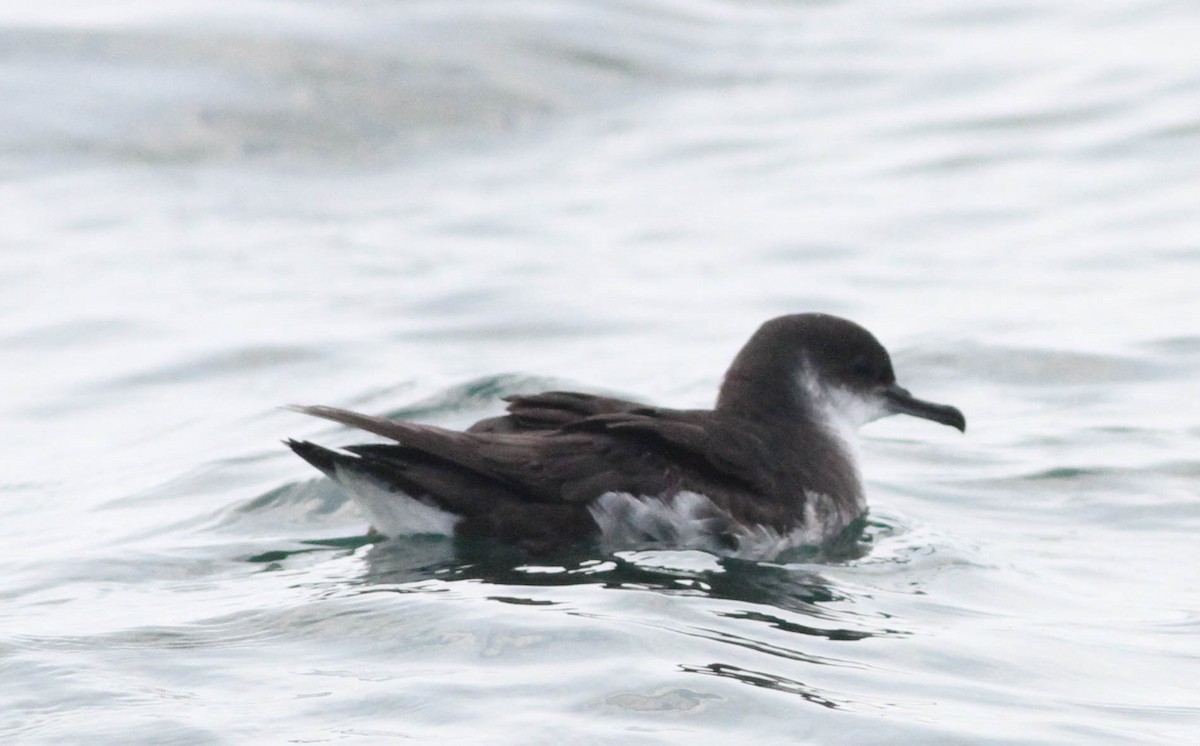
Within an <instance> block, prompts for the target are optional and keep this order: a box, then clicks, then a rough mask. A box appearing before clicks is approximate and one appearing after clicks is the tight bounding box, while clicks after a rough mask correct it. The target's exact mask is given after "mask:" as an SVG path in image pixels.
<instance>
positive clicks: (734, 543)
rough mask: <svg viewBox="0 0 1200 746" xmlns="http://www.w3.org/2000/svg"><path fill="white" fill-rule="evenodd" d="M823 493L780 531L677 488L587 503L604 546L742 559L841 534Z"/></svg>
mask: <svg viewBox="0 0 1200 746" xmlns="http://www.w3.org/2000/svg"><path fill="white" fill-rule="evenodd" d="M829 507H833V501H832V500H830V499H829V498H828V497H826V496H824V495H815V494H814V495H811V496H809V500H808V502H807V504H806V506H805V516H804V518H805V525H804V526H803V527H801V528H797V529H793V530H792V531H787V532H784V533H780V532H779V531H776V530H775V529H772V528H768V527H766V526H746V525H743V524H740V523H738V522H737V521H736V520H734V518H733V516H731V515H730V514H729V513H728V512H727V511H725V510H724V509H722V508H721V507H719V506H718V505H716V504H715V503H714V502H713V501H712V500H710V499H708V498H707V497H706V496H704V495H701V494H698V493H695V492H680V493H679V494H677V495H674V496H672V497H635V496H634V495H631V494H629V493H628V492H607V493H605V494H603V495H601V496H600V497H598V498H596V499H595V500H593V501H592V504H591V505H590V506H588V509H589V510H590V511H591V514H592V518H593V519H594V520H595V521H596V525H598V526H599V527H600V538H601V542H602V543H603V544H604V545H605V548H607V549H609V550H619V549H633V548H642V549H644V548H648V547H664V548H671V549H699V550H701V551H705V552H711V553H713V554H719V555H724V556H727V557H740V558H744V559H770V558H772V557H775V556H776V555H778V554H780V553H782V552H785V551H787V550H789V549H794V548H796V547H801V546H817V545H819V544H821V542H822V541H824V540H825V539H826V538H827V537H830V536H834V535H836V534H838V533H841V531H842V529H844V528H845V527H846V525H847V522H845V521H844V518H843V516H841V515H840V513H839V511H838V510H836V509H832V510H830V509H828V508H829Z"/></svg>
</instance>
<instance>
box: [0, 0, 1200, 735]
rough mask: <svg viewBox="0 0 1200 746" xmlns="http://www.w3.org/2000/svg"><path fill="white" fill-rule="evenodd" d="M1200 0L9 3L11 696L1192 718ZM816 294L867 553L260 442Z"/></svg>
mask: <svg viewBox="0 0 1200 746" xmlns="http://www.w3.org/2000/svg"><path fill="white" fill-rule="evenodd" d="M1197 39H1200V6H1196V5H1195V4H1192V3H1181V2H1133V0H1110V1H1108V2H1098V3H1077V2H1068V1H1067V0H1050V1H1048V2H1036V3H1035V2H1031V1H1029V0H1008V1H998V2H990V1H989V2H980V3H961V2H952V1H951V0H920V1H915V2H905V3H889V2H882V1H881V0H875V1H871V0H864V1H863V2H846V1H834V2H815V1H814V2H782V1H781V0H776V1H773V2H772V1H768V0H759V1H758V2H736V3H735V2H727V1H722V2H716V1H708V2H704V1H700V2H696V1H692V0H689V1H688V2H683V1H682V0H629V1H624V2H616V1H614V0H592V1H591V2H582V1H574V2H540V1H539V2H532V1H529V2H508V3H494V2H469V1H463V2H446V1H444V0H443V2H382V1H371V0H361V1H359V2H354V3H333V2H321V1H319V0H307V1H304V0H275V1H272V2H254V3H249V4H243V3H239V4H234V5H230V4H228V3H218V2H214V1H213V0H192V1H191V2H188V3H178V4H171V6H170V7H163V6H162V5H160V4H157V3H148V2H138V1H137V0H131V1H130V2H100V3H96V2H74V3H65V4H64V3H46V4H18V3H8V4H6V5H5V6H4V8H3V9H2V10H0V101H3V105H2V106H0V355H2V357H0V359H2V361H3V367H2V368H0V371H2V372H0V384H2V385H0V438H2V440H0V442H2V443H3V444H4V456H3V466H2V468H0V496H2V497H3V500H2V501H0V521H2V523H0V525H2V529H0V532H2V536H3V540H2V541H0V599H2V603H0V740H2V741H3V742H5V743H84V742H86V743H121V744H125V743H155V744H159V743H187V744H193V743H197V744H203V743H284V742H333V741H337V742H355V743H377V742H388V741H391V740H396V741H416V742H445V743H487V744H501V743H503V744H523V743H618V742H620V743H646V744H657V743H676V744H696V743H714V744H715V743H739V742H747V743H751V742H753V743H764V744H765V743H771V744H774V743H815V744H836V743H844V744H864V743H948V744H949V743H989V744H1029V743H1081V744H1100V743H1192V742H1195V740H1196V739H1197V738H1200V687H1198V686H1197V684H1196V682H1197V680H1198V678H1200V677H1198V675H1197V674H1198V673H1200V665H1198V664H1200V611H1198V609H1200V580H1198V575H1197V560H1198V559H1200V550H1198V549H1197V533H1198V531H1200V486H1198V484H1200V480H1198V478H1200V456H1198V450H1197V446H1198V444H1200V382H1198V378H1197V376H1196V374H1195V371H1196V370H1197V368H1198V367H1200V322H1198V321H1197V318H1198V316H1200V300H1198V294H1197V285H1198V282H1200V209H1197V207H1198V205H1200V196H1198V195H1200V52H1198V51H1197V48H1196V40H1197ZM803 310H821V311H826V312H830V313H836V314H840V315H844V316H847V317H850V318H853V319H855V320H857V321H859V322H860V323H862V324H864V325H865V326H867V327H868V328H870V329H871V330H873V331H874V332H875V333H876V334H877V336H879V337H880V338H881V339H882V340H883V341H884V343H885V344H886V345H887V346H888V347H889V348H890V349H891V350H892V352H893V356H894V359H895V362H896V367H897V370H898V374H899V377H900V379H901V382H902V383H904V384H905V385H906V386H908V387H909V388H911V389H912V390H913V391H914V392H915V393H917V394H918V395H921V396H925V397H927V398H930V399H934V400H937V401H945V402H949V403H953V404H955V405H957V406H959V407H960V408H962V409H963V410H964V411H965V412H966V414H967V417H968V421H969V423H970V427H969V429H968V431H967V433H966V436H965V437H963V436H960V435H959V434H958V433H956V432H954V431H951V430H949V429H947V428H939V427H937V426H935V425H932V424H930V423H926V422H922V421H918V420H912V419H903V418H893V419H891V420H887V421H882V422H879V423H874V424H872V425H869V426H867V427H866V428H864V430H863V449H862V450H863V453H862V460H863V469H864V472H865V474H866V478H867V487H868V494H869V501H870V504H871V511H872V512H871V516H872V519H871V524H870V526H869V527H868V528H867V530H866V539H867V541H868V542H869V544H870V551H869V552H868V553H867V554H866V555H865V556H864V557H863V558H861V559H857V560H853V561H848V562H842V563H819V562H812V563H791V564H778V563H767V562H763V563H751V562H744V561H730V560H722V559H719V558H716V557H713V556H710V555H707V554H703V553H699V552H662V551H659V552H652V551H642V552H625V553H620V554H617V555H614V556H605V555H595V556H589V555H586V554H584V555H581V556H578V557H572V558H568V559H569V561H566V560H561V561H558V564H553V565H551V564H546V563H539V562H537V561H534V560H528V559H522V558H520V557H514V556H512V555H511V554H509V553H506V552H503V551H498V550H497V551H494V552H490V553H489V552H487V551H483V552H481V553H480V554H479V555H478V556H465V555H463V554H456V553H455V551H454V547H453V546H452V545H451V544H450V542H448V541H446V540H443V539H437V538H429V537H417V538H409V539H400V540H395V541H391V542H385V543H378V544H372V543H370V542H368V541H367V540H366V539H364V538H363V534H364V532H365V529H366V522H365V520H364V519H363V517H362V516H361V514H360V513H359V512H358V511H357V510H356V508H355V507H354V506H353V505H352V504H350V503H348V502H347V500H346V499H345V497H344V496H343V495H342V494H340V493H339V492H338V491H337V490H336V489H335V488H334V487H333V486H332V485H331V484H329V483H328V482H326V481H324V480H322V479H320V478H318V475H317V474H316V473H315V472H314V471H313V470H312V469H310V468H309V467H308V466H307V465H306V464H304V463H303V462H301V461H300V460H299V459H297V458H295V457H294V456H293V455H292V454H291V453H290V452H288V451H287V450H286V449H285V448H284V447H283V446H282V445H280V444H279V440H280V439H282V438H286V437H300V438H314V439H319V440H321V441H322V442H326V443H345V442H348V441H350V440H352V439H353V435H352V434H351V433H346V432H344V431H343V430H341V429H340V428H338V427H335V426H332V425H330V424H328V423H321V422H319V421H315V420H311V419H307V418H303V417H300V416H298V415H296V414H294V413H291V412H287V411H284V410H281V409H280V408H279V406H280V405H284V404H288V403H322V404H331V405H338V406H345V407H352V408H356V409H360V410H364V411H369V412H377V413H387V414H393V415H397V416H406V417H414V418H416V419H420V420H422V421H427V422H433V423H436V424H440V425H446V426H453V427H460V426H463V425H466V424H469V423H470V422H472V421H474V420H475V419H477V418H479V417H482V416H486V415H490V414H494V413H496V412H498V411H500V409H501V407H502V403H501V402H500V400H499V398H500V397H501V396H504V395H506V394H509V393H514V392H522V391H533V390H539V389H542V388H547V387H556V388H557V387H571V388H579V389H585V390H593V391H604V392H616V393H618V394H621V395H625V396H631V397H637V398H641V399H645V400H648V401H653V402H656V403H660V404H664V405H671V406H684V407H692V406H707V405H709V404H711V401H712V398H713V395H714V392H715V389H716V386H717V384H718V383H719V381H720V377H721V374H722V373H723V370H724V367H725V366H726V365H727V364H728V362H729V360H730V359H731V358H732V356H733V354H734V352H735V351H736V350H737V348H738V347H739V346H740V345H741V343H742V342H743V341H744V340H745V339H746V338H747V337H748V335H749V334H750V333H751V331H753V329H754V328H755V327H756V326H757V325H758V324H759V323H761V322H762V321H763V320H765V319H767V318H770V317H772V316H775V315H778V314H782V313H790V312H796V311H803Z"/></svg>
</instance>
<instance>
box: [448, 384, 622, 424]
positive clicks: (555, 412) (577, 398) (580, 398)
mask: <svg viewBox="0 0 1200 746" xmlns="http://www.w3.org/2000/svg"><path fill="white" fill-rule="evenodd" d="M504 401H506V402H508V414H506V415H502V416H500V417H492V418H489V419H486V420H480V421H479V422H476V423H475V424H474V425H472V426H471V427H470V428H468V430H467V432H471V433H520V432H530V431H539V430H554V429H557V428H560V427H563V426H564V425H569V424H571V423H574V422H579V421H580V420H584V419H587V418H588V417H593V416H595V415H599V414H611V413H614V412H636V411H639V410H644V409H646V406H645V405H644V404H639V403H637V402H633V401H627V400H625V399H614V398H612V397H608V396H596V395H595V394H580V393H576V392H573V391H547V392H544V393H541V394H532V395H527V396H506V397H505V398H504Z"/></svg>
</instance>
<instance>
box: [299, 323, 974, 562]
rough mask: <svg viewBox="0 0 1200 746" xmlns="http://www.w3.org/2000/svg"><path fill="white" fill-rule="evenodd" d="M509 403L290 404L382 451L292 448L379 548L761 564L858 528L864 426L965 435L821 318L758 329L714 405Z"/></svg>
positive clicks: (868, 347)
mask: <svg viewBox="0 0 1200 746" xmlns="http://www.w3.org/2000/svg"><path fill="white" fill-rule="evenodd" d="M507 401H508V402H509V405H508V414H506V415H502V416H500V417H494V418H491V419H486V420H482V421H480V422H478V423H476V424H475V425H473V426H471V427H470V428H468V429H467V430H466V431H465V432H460V431H456V430H449V429H446V428H441V427H436V426H433V425H425V424H417V423H413V422H405V421H400V420H392V419H387V418H383V417H373V416H370V415H365V414H358V413H355V412H350V411H347V410H344V409H336V408H333V407H322V406H296V407H292V409H295V410H296V411H298V412H302V413H305V414H309V415H313V416H315V417H322V418H325V419H327V420H333V421H335V422H339V423H342V424H344V425H348V426H351V427H355V428H359V429H361V430H364V431H367V432H369V433H373V434H375V435H379V436H383V437H384V438H387V439H389V440H390V441H392V442H389V443H383V444H379V443H372V444H366V445H353V446H347V447H345V448H344V449H342V450H341V451H335V450H330V449H327V448H323V447H322V446H319V445H316V444H313V443H310V442H307V441H296V440H289V441H287V444H288V445H289V446H290V447H291V448H292V450H294V451H295V452H296V453H297V454H298V455H300V457H301V458H303V459H304V460H306V461H308V462H309V463H310V464H312V465H313V466H315V467H316V468H317V469H320V470H321V471H322V472H324V473H325V474H326V475H328V476H329V477H330V478H331V479H333V480H334V481H335V482H337V483H338V484H339V485H340V486H341V487H342V488H343V489H345V491H346V492H347V493H349V495H350V496H351V497H352V498H353V499H354V500H355V501H356V502H357V503H358V504H359V505H360V506H361V507H362V508H363V510H364V511H365V512H366V514H367V516H368V517H369V518H370V521H371V525H372V527H373V531H374V532H377V533H379V534H382V535H384V536H387V537H394V536H400V535H406V534H420V533H442V534H447V535H452V536H456V537H461V538H479V539H493V540H499V541H502V542H507V543H511V544H515V545H518V546H520V547H522V548H524V549H525V550H528V551H529V552H532V553H537V554H541V553H546V552H552V551H556V550H559V549H563V548H566V547H570V546H572V545H578V544H582V543H586V542H599V543H600V544H601V545H602V546H604V547H607V548H650V547H669V548H689V549H703V550H706V551H711V552H715V553H718V554H722V555H729V556H737V557H748V558H769V557H773V556H775V555H777V554H778V553H780V552H782V551H784V550H787V549H790V548H793V547H798V546H809V545H811V546H815V547H821V548H833V547H836V546H841V545H844V544H845V542H846V541H847V540H848V538H849V539H850V540H853V538H854V536H852V535H857V533H858V532H859V531H860V530H861V519H862V518H863V517H864V516H865V515H866V512H867V505H866V499H865V496H864V494H863V486H862V479H861V476H860V473H859V468H858V464H857V459H856V451H857V446H856V435H855V431H856V430H857V429H858V427H859V426H861V425H863V424H865V423H867V422H871V421H872V420H875V419H878V418H880V417H884V416H887V415H891V414H908V415H913V416H916V417H922V418H925V419H928V420H932V421H934V422H939V423H941V424H944V425H949V426H951V427H955V428H958V429H959V430H962V431H964V432H965V430H966V419H965V418H964V417H963V414H962V412H960V411H959V410H958V409H955V408H954V407H951V406H947V405H944V404H934V403H932V402H928V401H923V400H921V399H917V398H915V397H913V396H912V395H911V394H910V393H909V392H908V391H907V390H905V389H903V388H901V387H900V386H899V385H898V384H897V383H896V376H895V373H894V372H893V370H892V363H891V358H890V357H889V356H888V353H887V350H885V349H884V348H883V345H881V344H880V343H879V341H878V340H877V339H875V337H874V336H873V335H872V334H871V333H870V332H868V331H867V330H866V329H864V328H863V327H861V326H859V325H858V324H855V323H854V322H851V321H848V320H846V319H842V318H838V317H836V316H830V315H827V314H819V313H802V314H793V315H788V316H781V317H779V318H776V319H772V320H770V321H768V322H766V323H765V324H763V325H762V326H761V327H760V328H759V329H758V331H757V332H755V334H754V335H753V336H752V337H751V338H750V340H749V341H748V342H747V343H746V344H745V346H744V347H742V349H741V351H740V352H739V353H738V354H737V357H735V358H734V360H733V363H732V364H731V365H730V367H729V370H728V372H726V374H725V378H724V381H723V382H722V384H721V388H720V392H719V394H718V396H717V402H716V405H715V406H714V407H713V408H712V409H690V410H681V409H668V408H664V407H653V406H647V405H644V404H639V403H636V402H631V401H624V400H621V399H614V398H610V397H604V396H595V395H591V394H581V393H573V392H563V391H553V392H547V393H542V394H535V395H531V396H513V397H509V398H508V399H507Z"/></svg>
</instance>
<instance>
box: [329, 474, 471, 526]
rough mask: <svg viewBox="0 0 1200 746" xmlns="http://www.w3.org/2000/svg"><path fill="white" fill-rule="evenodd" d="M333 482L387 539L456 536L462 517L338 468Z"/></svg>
mask: <svg viewBox="0 0 1200 746" xmlns="http://www.w3.org/2000/svg"><path fill="white" fill-rule="evenodd" d="M333 479H334V481H336V482H337V483H338V484H339V485H341V486H342V488H343V489H345V490H346V493H347V494H348V495H350V497H351V498H353V499H354V502H356V503H357V504H358V505H359V507H361V508H362V509H363V512H364V513H366V514H367V518H368V519H369V520H370V521H371V526H372V527H373V528H374V529H375V530H376V531H378V532H379V533H381V534H383V535H384V536H387V537H389V538H390V537H393V536H409V535H413V534H442V535H444V536H453V535H454V526H455V524H457V523H458V521H459V516H456V515H454V514H453V513H449V512H447V511H445V510H442V509H441V508H437V507H434V506H432V505H427V504H426V503H423V502H421V501H420V500H418V499H416V498H415V497H412V496H411V495H409V494H407V493H404V492H400V491H397V490H394V489H389V488H387V487H384V486H383V485H381V484H380V483H379V482H378V480H375V479H372V478H371V477H369V476H366V475H363V474H356V473H355V472H353V471H351V470H349V469H342V468H340V467H338V468H337V469H336V470H335V472H334V474H333Z"/></svg>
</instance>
